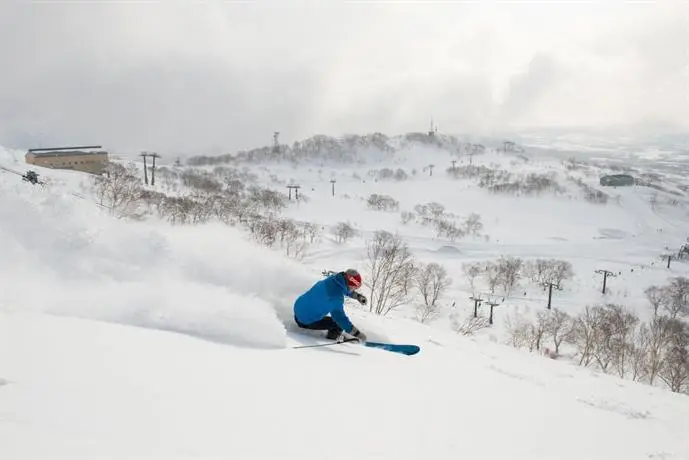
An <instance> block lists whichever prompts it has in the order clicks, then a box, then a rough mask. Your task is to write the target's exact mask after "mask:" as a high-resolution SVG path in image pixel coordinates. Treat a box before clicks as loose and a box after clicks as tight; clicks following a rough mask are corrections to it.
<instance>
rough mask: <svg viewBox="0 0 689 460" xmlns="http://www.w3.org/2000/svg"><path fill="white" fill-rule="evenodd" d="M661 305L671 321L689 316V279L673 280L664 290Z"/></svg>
mask: <svg viewBox="0 0 689 460" xmlns="http://www.w3.org/2000/svg"><path fill="white" fill-rule="evenodd" d="M661 305H662V307H663V308H664V309H665V311H666V312H667V314H668V316H669V317H670V319H677V318H681V317H686V316H689V279H687V278H683V277H676V278H673V279H672V281H671V282H670V285H669V286H666V287H665V288H664V294H663V295H662V302H661Z"/></svg>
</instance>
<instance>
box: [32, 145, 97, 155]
mask: <svg viewBox="0 0 689 460" xmlns="http://www.w3.org/2000/svg"><path fill="white" fill-rule="evenodd" d="M97 149H100V150H97ZM27 154H32V155H34V156H36V157H59V156H74V155H94V154H107V152H106V151H105V150H102V147H101V146H100V145H86V146H78V147H52V148H45V149H29V150H28V151H27Z"/></svg>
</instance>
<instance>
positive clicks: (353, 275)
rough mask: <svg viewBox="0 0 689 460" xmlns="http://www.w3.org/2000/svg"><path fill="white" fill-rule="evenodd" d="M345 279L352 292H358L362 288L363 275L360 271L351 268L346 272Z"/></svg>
mask: <svg viewBox="0 0 689 460" xmlns="http://www.w3.org/2000/svg"><path fill="white" fill-rule="evenodd" d="M344 277H345V280H347V286H349V288H350V289H351V290H356V289H359V288H360V287H361V284H362V281H361V275H360V274H359V272H358V271H356V270H354V269H353V268H350V269H348V270H347V271H346V272H344Z"/></svg>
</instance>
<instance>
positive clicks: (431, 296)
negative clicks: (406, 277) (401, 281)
mask: <svg viewBox="0 0 689 460" xmlns="http://www.w3.org/2000/svg"><path fill="white" fill-rule="evenodd" d="M414 281H415V284H416V287H417V289H418V290H419V293H420V294H421V298H422V299H423V304H421V305H420V306H419V307H420V308H419V319H420V321H421V322H422V323H423V322H425V321H427V320H428V319H430V318H431V317H433V316H434V315H435V314H436V313H437V310H438V303H437V302H438V300H439V299H440V298H441V297H442V296H443V294H444V293H445V291H446V290H447V288H448V286H449V285H450V284H451V282H452V281H451V280H450V278H448V276H447V270H445V268H444V267H443V266H441V265H440V264H437V263H435V262H431V263H429V264H428V265H421V266H420V267H418V268H417V270H416V271H415V276H414Z"/></svg>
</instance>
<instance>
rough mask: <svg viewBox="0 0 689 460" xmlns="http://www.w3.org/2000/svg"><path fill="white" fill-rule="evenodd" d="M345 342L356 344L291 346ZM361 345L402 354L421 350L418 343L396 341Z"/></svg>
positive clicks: (351, 340)
mask: <svg viewBox="0 0 689 460" xmlns="http://www.w3.org/2000/svg"><path fill="white" fill-rule="evenodd" d="M345 343H354V344H357V345H358V343H357V341H356V340H355V339H350V340H345V341H344V342H327V343H316V344H312V345H298V346H296V347H292V348H317V347H331V346H334V345H342V344H345ZM362 345H364V346H365V347H369V348H378V349H380V350H386V351H391V352H393V353H401V354H403V355H407V356H411V355H415V354H417V353H418V352H420V351H421V347H419V346H418V345H406V344H398V343H386V342H364V343H363V344H362Z"/></svg>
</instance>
